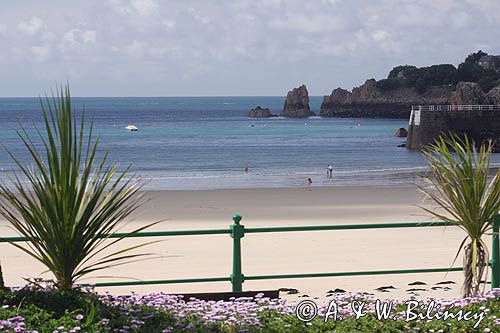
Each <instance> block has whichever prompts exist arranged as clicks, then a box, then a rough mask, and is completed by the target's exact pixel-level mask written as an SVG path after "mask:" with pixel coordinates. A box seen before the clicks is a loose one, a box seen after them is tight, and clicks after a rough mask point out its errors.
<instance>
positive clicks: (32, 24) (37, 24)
mask: <svg viewBox="0 0 500 333" xmlns="http://www.w3.org/2000/svg"><path fill="white" fill-rule="evenodd" d="M17 28H18V29H19V30H20V31H21V32H23V33H26V34H28V35H35V34H37V33H38V32H40V31H42V30H43V29H44V28H45V23H44V22H43V20H42V19H41V18H39V17H37V16H32V17H31V18H30V19H29V21H23V22H20V23H19V24H18V25H17Z"/></svg>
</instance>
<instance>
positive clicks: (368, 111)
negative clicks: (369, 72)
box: [320, 79, 453, 118]
mask: <svg viewBox="0 0 500 333" xmlns="http://www.w3.org/2000/svg"><path fill="white" fill-rule="evenodd" d="M452 92H453V87H449V86H447V85H446V86H436V87H431V88H430V89H428V90H427V91H426V92H424V93H419V92H417V91H416V89H415V88H411V87H403V88H398V89H394V90H390V91H383V90H382V89H380V88H379V87H378V86H377V81H376V80H375V79H369V80H367V81H366V82H365V83H364V84H363V85H361V86H359V87H355V88H353V89H352V92H351V91H348V90H346V89H342V88H337V89H335V90H333V91H332V93H331V94H330V95H328V96H324V97H323V103H321V109H320V116H322V117H367V118H379V117H383V118H408V117H409V116H410V109H411V106H412V105H419V104H447V102H448V99H449V98H450V96H451V94H452Z"/></svg>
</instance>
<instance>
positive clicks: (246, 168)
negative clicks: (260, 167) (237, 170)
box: [245, 163, 248, 173]
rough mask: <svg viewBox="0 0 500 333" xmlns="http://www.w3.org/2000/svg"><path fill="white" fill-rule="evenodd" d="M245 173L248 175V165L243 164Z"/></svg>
mask: <svg viewBox="0 0 500 333" xmlns="http://www.w3.org/2000/svg"><path fill="white" fill-rule="evenodd" d="M245 173H248V163H245Z"/></svg>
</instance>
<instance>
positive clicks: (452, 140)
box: [419, 134, 500, 297]
mask: <svg viewBox="0 0 500 333" xmlns="http://www.w3.org/2000/svg"><path fill="white" fill-rule="evenodd" d="M475 147H476V146H475V143H474V142H473V141H472V140H469V138H468V137H467V136H465V137H464V138H459V137H458V136H456V135H454V134H450V135H448V136H440V137H439V138H438V139H437V140H436V141H435V143H433V144H431V145H428V146H427V147H425V149H424V150H423V154H424V157H425V159H426V161H427V163H428V165H429V168H430V172H431V177H428V178H424V180H425V181H426V183H428V184H429V185H430V186H429V187H424V186H419V188H420V189H421V190H422V191H423V192H424V193H425V194H426V195H427V196H428V197H429V198H430V199H431V200H432V201H433V202H434V203H435V204H437V209H435V210H433V209H429V208H426V207H422V208H423V209H424V210H425V211H427V212H428V213H430V214H432V215H433V216H434V217H437V218H438V219H440V220H442V221H446V222H451V223H453V224H455V225H457V226H458V227H460V228H461V229H462V230H463V231H465V233H466V237H465V238H464V240H463V241H462V243H461V244H460V247H459V249H458V252H457V256H456V257H455V260H456V259H457V257H458V255H459V253H460V252H461V251H464V262H463V267H464V277H465V280H464V284H463V289H462V291H463V296H464V297H470V296H476V295H478V294H479V292H480V288H481V286H482V285H483V286H484V283H485V275H486V271H487V269H488V247H487V245H486V244H485V242H484V241H483V236H485V235H486V234H488V233H489V232H490V231H491V230H492V227H493V225H492V224H493V221H494V219H495V218H496V216H497V214H498V212H499V210H500V169H499V170H497V171H496V174H495V175H494V176H493V178H492V179H491V180H489V176H490V160H491V153H492V147H493V145H492V143H491V141H490V142H487V143H483V144H481V145H480V147H479V151H477V150H476V148H475Z"/></svg>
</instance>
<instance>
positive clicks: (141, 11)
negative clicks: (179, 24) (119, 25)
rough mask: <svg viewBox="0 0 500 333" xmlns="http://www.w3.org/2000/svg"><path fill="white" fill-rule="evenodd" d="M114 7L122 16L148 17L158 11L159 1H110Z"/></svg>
mask: <svg viewBox="0 0 500 333" xmlns="http://www.w3.org/2000/svg"><path fill="white" fill-rule="evenodd" d="M109 2H110V4H111V5H112V7H113V8H114V9H115V10H116V11H117V12H118V13H120V14H121V15H138V16H141V17H147V16H150V15H152V14H153V13H155V12H156V10H157V9H158V7H159V5H158V1H157V0H125V1H123V0H109Z"/></svg>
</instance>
